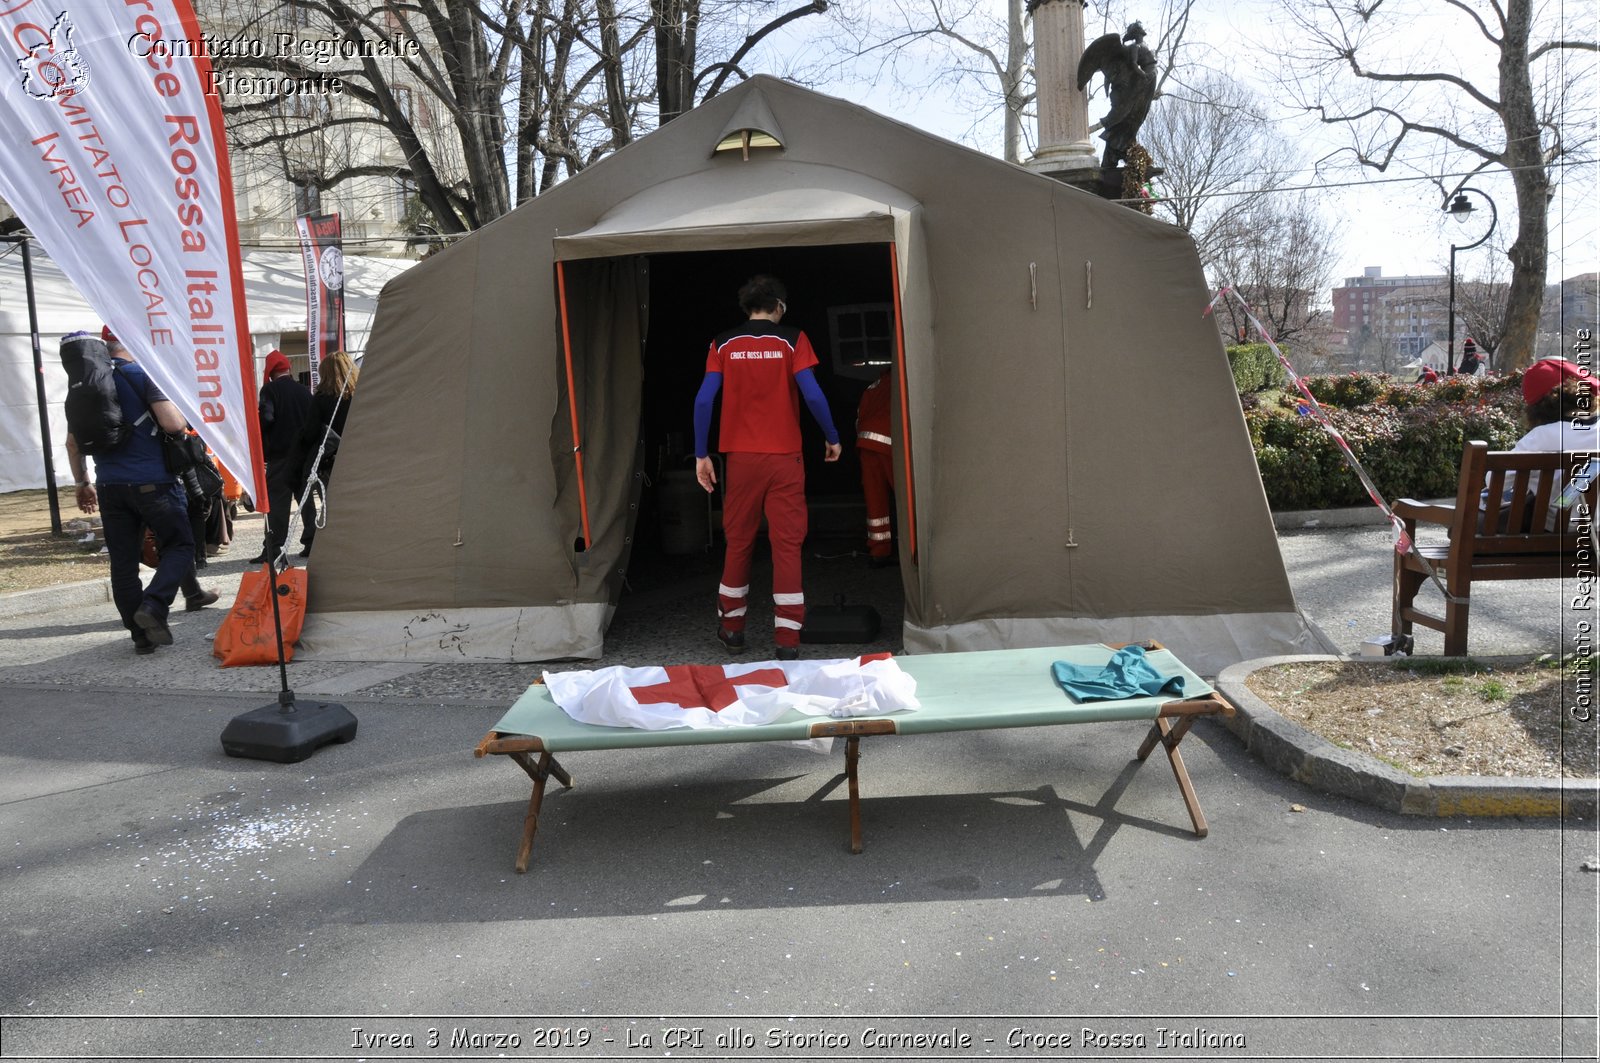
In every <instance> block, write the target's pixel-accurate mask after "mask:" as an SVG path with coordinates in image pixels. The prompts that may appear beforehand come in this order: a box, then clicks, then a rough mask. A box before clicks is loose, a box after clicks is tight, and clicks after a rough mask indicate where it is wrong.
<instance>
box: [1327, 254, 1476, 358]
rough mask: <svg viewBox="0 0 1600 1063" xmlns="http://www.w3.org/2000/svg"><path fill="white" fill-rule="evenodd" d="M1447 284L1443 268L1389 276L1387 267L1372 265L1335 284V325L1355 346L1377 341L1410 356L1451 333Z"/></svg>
mask: <svg viewBox="0 0 1600 1063" xmlns="http://www.w3.org/2000/svg"><path fill="white" fill-rule="evenodd" d="M1449 284H1450V278H1449V277H1448V276H1445V275H1443V274H1441V275H1438V276H1425V277H1413V276H1404V277H1385V276H1384V275H1383V267H1381V266H1368V267H1367V268H1366V269H1365V270H1364V271H1362V275H1361V276H1359V277H1346V278H1345V281H1344V284H1343V285H1341V286H1340V287H1337V288H1335V289H1333V327H1334V328H1335V329H1338V330H1342V331H1344V332H1345V333H1346V335H1347V336H1348V337H1349V340H1348V345H1349V346H1350V347H1352V348H1359V347H1362V346H1367V345H1373V344H1376V345H1377V346H1380V347H1382V348H1383V350H1384V352H1385V354H1387V355H1398V356H1402V357H1407V358H1409V357H1412V356H1414V355H1417V354H1419V353H1421V352H1422V351H1423V350H1425V349H1426V348H1427V347H1428V345H1429V344H1431V343H1433V342H1434V341H1435V340H1439V339H1443V338H1444V337H1445V336H1447V335H1448V334H1449V331H1450V323H1449V313H1448V307H1449ZM1463 329H1464V325H1463V323H1462V321H1461V317H1460V315H1459V314H1457V316H1456V331H1457V334H1458V335H1466V333H1465V332H1464V331H1463Z"/></svg>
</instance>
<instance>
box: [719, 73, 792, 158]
mask: <svg viewBox="0 0 1600 1063" xmlns="http://www.w3.org/2000/svg"><path fill="white" fill-rule="evenodd" d="M753 148H757V149H759V148H776V149H778V150H779V151H782V150H783V131H782V130H781V129H779V128H778V120H777V119H776V118H774V117H773V115H772V108H771V107H769V106H768V105H767V98H766V97H765V96H764V95H762V94H761V91H760V90H759V89H757V90H756V91H754V92H752V93H750V94H749V95H748V96H746V97H745V99H744V102H742V103H741V104H740V105H739V109H738V110H737V111H735V112H734V113H733V117H732V118H730V119H728V123H727V125H725V126H723V127H722V132H721V133H719V134H718V135H717V144H716V147H714V148H712V149H711V153H712V154H713V155H717V154H720V153H722V152H725V151H737V152H739V153H740V154H741V155H742V157H743V158H744V161H745V162H749V161H750V151H751V149H753Z"/></svg>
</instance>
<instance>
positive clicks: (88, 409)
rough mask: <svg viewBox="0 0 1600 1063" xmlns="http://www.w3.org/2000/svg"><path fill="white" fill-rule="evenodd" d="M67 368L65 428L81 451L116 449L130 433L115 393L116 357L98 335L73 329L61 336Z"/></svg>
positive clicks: (129, 425) (120, 401)
mask: <svg viewBox="0 0 1600 1063" xmlns="http://www.w3.org/2000/svg"><path fill="white" fill-rule="evenodd" d="M61 367H62V368H63V369H65V370H66V371H67V431H69V432H71V433H72V436H73V438H74V439H76V440H77V441H78V449H79V450H80V451H81V452H83V453H84V454H104V453H106V452H108V451H112V450H116V449H117V448H118V447H120V446H122V444H124V443H126V442H127V441H128V437H129V436H130V435H132V434H133V425H131V424H129V423H127V421H125V420H124V419H123V416H122V400H121V399H120V398H118V397H117V380H116V372H117V360H116V359H115V358H113V357H111V351H110V349H109V348H107V347H106V344H105V341H104V340H102V339H101V338H100V337H99V336H95V335H92V334H90V333H87V332H74V333H73V334H72V335H70V336H63V337H62V338H61Z"/></svg>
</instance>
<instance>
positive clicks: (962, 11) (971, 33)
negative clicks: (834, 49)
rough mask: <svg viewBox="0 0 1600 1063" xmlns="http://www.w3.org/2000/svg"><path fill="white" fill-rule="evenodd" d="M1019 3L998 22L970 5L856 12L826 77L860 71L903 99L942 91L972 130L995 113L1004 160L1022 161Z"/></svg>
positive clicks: (907, 3) (1025, 96)
mask: <svg viewBox="0 0 1600 1063" xmlns="http://www.w3.org/2000/svg"><path fill="white" fill-rule="evenodd" d="M1023 3H1024V0H1006V14H1005V17H1004V18H999V17H996V15H995V14H994V13H993V11H992V10H990V9H989V7H988V6H986V5H983V4H980V3H975V2H973V0H920V2H912V0H889V2H887V3H873V4H871V5H870V9H868V8H867V7H865V5H863V7H862V9H860V10H859V11H857V12H855V13H854V15H853V17H852V18H851V20H850V25H851V26H852V27H853V29H854V37H853V38H842V39H845V40H847V41H848V43H847V44H845V45H842V46H841V47H840V48H839V50H838V53H837V54H836V55H835V56H834V58H833V61H832V64H831V67H830V70H829V73H830V75H832V76H835V77H838V76H847V77H848V76H852V75H851V72H852V71H858V70H860V69H862V68H863V65H865V67H866V69H867V70H868V71H869V72H868V73H867V74H866V75H865V76H864V79H865V81H866V83H867V84H868V85H871V86H877V85H880V84H883V83H885V82H887V83H889V84H892V85H895V86H897V87H898V88H899V89H901V90H902V91H903V92H905V93H907V94H908V95H909V96H914V97H919V98H920V97H921V96H923V95H924V94H926V93H928V92H930V91H934V90H936V89H937V90H943V91H948V92H950V93H951V94H952V95H953V96H954V97H955V98H956V99H957V100H958V101H960V102H961V103H962V105H963V106H965V107H966V108H967V109H968V112H969V114H970V115H971V118H972V125H971V127H970V129H972V130H976V129H977V128H978V127H979V126H980V125H982V124H984V123H986V122H987V121H988V119H989V118H990V117H991V116H992V115H994V113H995V112H996V111H1000V112H1001V113H1002V115H1003V120H1004V123H1005V132H1004V139H1003V143H1004V149H1003V150H1004V154H1005V158H1006V159H1007V160H1008V161H1010V162H1020V161H1022V158H1023V154H1024V152H1025V151H1026V150H1027V127H1026V123H1025V121H1024V119H1025V116H1026V114H1027V109H1028V107H1029V106H1030V105H1031V104H1032V103H1033V100H1034V92H1033V68H1032V65H1031V63H1030V62H1029V58H1028V57H1029V54H1030V52H1031V49H1032V42H1031V38H1030V35H1029V34H1030V30H1031V28H1032V23H1031V20H1029V19H1027V18H1026V17H1025V16H1024V12H1023Z"/></svg>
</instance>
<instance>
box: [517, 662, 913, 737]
mask: <svg viewBox="0 0 1600 1063" xmlns="http://www.w3.org/2000/svg"><path fill="white" fill-rule="evenodd" d="M544 682H545V687H546V688H547V689H548V690H549V691H550V696H551V698H552V699H554V700H555V703H556V704H557V705H560V706H561V708H562V709H563V710H564V711H565V712H566V713H567V715H568V716H571V717H572V718H573V719H574V720H577V721H578V722H580V723H592V724H600V725H603V726H606V727H634V728H638V729H640V730H645V731H665V730H669V729H671V728H675V727H700V728H708V727H753V726H758V725H760V724H764V723H771V722H772V721H773V720H775V719H777V718H778V717H779V716H782V715H783V714H784V713H785V712H788V711H789V710H791V709H793V710H796V711H798V712H802V713H805V714H806V715H808V716H839V717H844V716H883V715H887V714H889V713H895V712H906V711H908V710H910V709H915V708H916V707H917V704H918V703H917V696H916V694H917V681H916V680H915V679H913V678H911V676H909V675H907V674H906V673H905V672H903V671H901V669H900V666H899V665H898V664H896V663H895V661H894V658H893V657H892V656H891V655H889V654H887V653H874V654H868V655H866V656H862V657H851V658H848V659H844V660H827V661H759V662H751V663H747V664H727V665H720V664H708V665H702V664H683V665H673V666H670V667H666V668H659V667H650V668H627V667H622V666H620V665H619V666H613V667H610V668H594V669H589V670H585V671H574V672H546V673H545V674H544Z"/></svg>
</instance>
